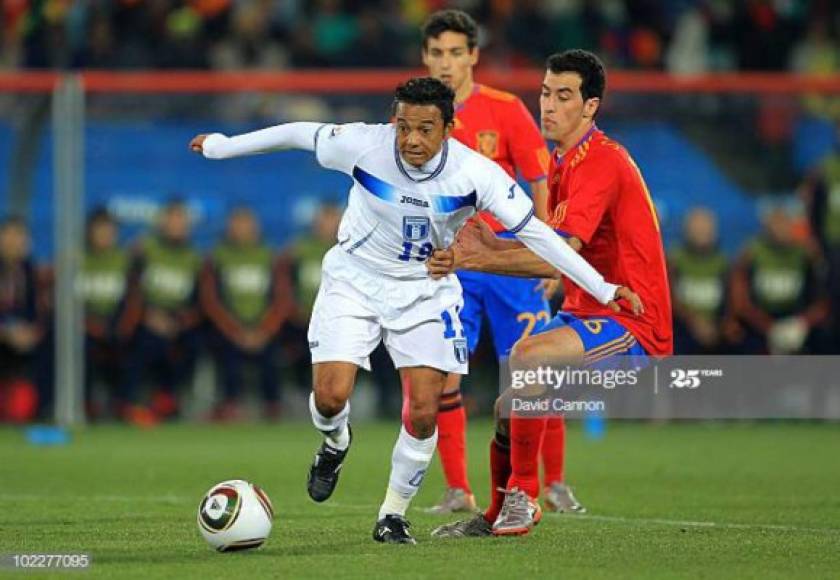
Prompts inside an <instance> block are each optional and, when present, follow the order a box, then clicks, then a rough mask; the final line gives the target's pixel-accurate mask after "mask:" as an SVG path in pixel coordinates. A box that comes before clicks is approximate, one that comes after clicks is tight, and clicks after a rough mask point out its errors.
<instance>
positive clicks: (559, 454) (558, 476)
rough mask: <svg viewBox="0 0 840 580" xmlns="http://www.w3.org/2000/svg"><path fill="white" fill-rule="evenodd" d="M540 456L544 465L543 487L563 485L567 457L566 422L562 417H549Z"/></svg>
mask: <svg viewBox="0 0 840 580" xmlns="http://www.w3.org/2000/svg"><path fill="white" fill-rule="evenodd" d="M540 455H542V464H543V486H544V487H548V486H549V485H551V484H552V483H562V482H563V466H564V465H563V464H564V462H565V455H566V421H565V419H563V417H562V416H560V417H549V419H548V423H547V424H546V426H545V433H544V434H543V440H542V448H541V449H540Z"/></svg>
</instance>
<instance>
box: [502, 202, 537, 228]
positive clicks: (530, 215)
mask: <svg viewBox="0 0 840 580" xmlns="http://www.w3.org/2000/svg"><path fill="white" fill-rule="evenodd" d="M532 217H534V208H533V207H532V208H531V211H529V212H528V215H526V216H525V218H524V219H523V220H522V221H521V222H519V223H518V224H517V225H516V226H515V227H512V228H510V230H508V231H510V233H512V234H515V233H516V232H519V231H521V230H522V228H524V227H525V226H526V225H527V224H528V222H529V221H531V218H532Z"/></svg>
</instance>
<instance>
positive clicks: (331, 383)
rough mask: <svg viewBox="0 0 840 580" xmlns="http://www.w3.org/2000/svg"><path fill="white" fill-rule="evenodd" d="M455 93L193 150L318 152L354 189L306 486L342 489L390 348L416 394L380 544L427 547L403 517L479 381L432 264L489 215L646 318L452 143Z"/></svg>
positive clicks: (403, 93) (334, 256)
mask: <svg viewBox="0 0 840 580" xmlns="http://www.w3.org/2000/svg"><path fill="white" fill-rule="evenodd" d="M453 100H454V94H453V92H452V91H451V89H449V88H447V87H446V86H445V85H444V84H443V83H441V82H440V81H437V80H435V79H432V78H420V79H412V80H410V81H408V82H407V83H405V84H404V85H400V86H399V87H398V88H397V91H396V94H395V100H394V111H393V119H394V120H393V122H392V123H391V124H388V125H365V124H362V123H355V124H351V125H343V126H338V125H331V124H321V123H288V124H285V125H279V126H276V127H271V128H268V129H264V130H262V131H256V132H253V133H248V134H245V135H239V136H236V137H232V138H229V137H226V136H224V135H221V134H218V133H215V134H212V135H209V136H207V135H199V136H197V137H195V138H194V139H193V140H192V142H191V143H190V147H191V148H192V149H193V150H194V151H197V152H202V153H203V154H204V155H205V156H206V157H209V158H215V159H220V158H228V157H237V156H240V155H248V154H253V153H261V152H266V151H271V150H275V149H292V148H294V149H303V150H306V151H314V152H315V157H316V159H317V161H318V162H319V163H320V164H321V165H322V166H323V167H325V168H327V169H334V170H337V171H341V172H343V173H346V174H347V175H349V176H351V177H352V178H353V186H352V188H351V190H350V196H349V201H348V208H347V211H346V212H345V213H344V216H343V218H342V221H341V227H340V229H339V234H338V245H336V246H334V247H333V248H332V249H331V250H330V251H329V252H328V253H327V255H326V256H325V258H324V268H323V282H322V284H321V288H320V290H319V294H318V298H317V299H316V301H315V307H314V310H313V313H312V320H311V322H310V327H309V346H310V350H311V352H312V362H313V383H314V384H313V393H312V396H311V397H310V411H311V413H312V420H313V423H314V424H315V426H316V428H317V429H318V430H319V431H321V432H322V433H323V434H324V442H323V443H322V445H321V448H320V449H319V450H318V452H317V454H316V456H315V460H314V462H313V464H312V466H311V468H310V472H309V481H308V484H307V488H308V492H309V495H310V497H311V498H312V499H313V500H315V501H319V502H320V501H324V500H326V499H328V498H329V497H330V496H331V495H332V493H333V491H334V489H335V486H336V483H337V481H338V476H339V473H340V470H341V468H342V465H343V462H344V458H345V457H346V455H347V452H348V450H349V446H350V441H351V433H350V427H349V424H348V418H349V413H350V408H349V405H348V400H349V398H350V394H351V393H352V390H353V384H354V383H355V378H356V373H357V371H358V368H359V367H360V366H361V367H365V368H370V361H369V356H370V353H371V352H372V351H373V349H374V348H376V346H377V345H378V344H379V342H380V341H383V340H384V342H385V345H386V346H387V347H388V351H389V354H390V355H391V358H392V359H393V360H394V365H395V366H396V367H397V368H398V369H399V370H400V374H401V378H402V380H403V382H404V383H407V384H408V385H409V389H410V392H409V397H408V403H407V405H406V412H405V414H404V416H403V427H402V429H401V431H400V435H399V437H398V439H397V443H396V445H395V447H394V451H393V455H392V463H391V476H390V480H389V484H388V488H387V490H386V495H385V500H384V502H383V503H382V506H381V507H380V510H379V516H378V520H377V522H376V524H375V526H374V529H373V538H374V540H376V541H379V542H388V543H405V544H413V543H415V540H414V538H413V537H412V535H411V533H410V532H409V523H408V521H407V520H406V519H405V513H406V511H407V509H408V506H409V504H410V502H411V499H412V498H413V497H414V495H415V494H416V493H417V491H418V489H419V487H420V484H421V482H422V480H423V477H424V475H425V473H426V470H427V469H428V466H429V463H430V462H431V459H432V456H433V455H434V451H435V446H436V440H437V428H436V417H437V412H438V407H439V403H440V395H441V393H442V392H443V387H444V383H445V381H446V375H447V374H448V373H452V372H455V373H459V374H464V373H466V372H467V348H466V340H465V339H464V338H463V329H462V326H461V323H460V320H459V317H458V315H459V311H460V309H461V306H462V304H463V300H462V295H461V287H460V284H459V283H458V280H457V279H456V278H455V277H454V276H450V275H447V276H443V277H442V278H441V279H438V280H433V279H431V278H430V277H429V276H428V274H427V271H426V266H425V262H426V260H427V259H428V257H429V256H431V254H432V252H433V251H434V249H435V248H446V247H448V246H449V245H451V243H452V242H453V241H454V238H455V234H456V232H457V231H458V230H459V229H460V228H461V226H462V225H463V224H464V222H465V221H466V220H467V219H468V218H469V217H470V216H472V215H473V214H474V213H475V211H477V210H489V211H491V212H493V214H494V215H495V216H496V217H497V218H498V219H499V220H500V221H501V222H502V223H503V224H504V225H505V226H506V227H507V228H509V229H510V230H511V231H513V232H514V233H516V234H517V237H518V238H519V239H521V240H523V241H524V242H525V243H526V244H527V245H528V247H531V248H533V249H534V251H536V252H537V253H539V255H542V256H545V257H546V259H547V260H549V261H550V262H551V263H552V264H553V265H555V266H556V267H558V268H560V269H561V270H562V271H563V272H564V273H566V274H567V275H568V276H570V277H571V278H573V279H574V280H577V281H578V282H580V283H581V285H582V286H584V287H585V288H587V289H588V290H589V291H591V292H592V293H593V294H594V295H596V296H597V297H598V300H599V301H601V302H603V303H604V304H609V305H610V307H611V308H615V309H616V310H618V309H619V307H618V305H617V304H616V303H615V300H618V299H619V298H623V299H627V300H629V301H630V306H631V307H632V308H633V309H634V310H636V311H637V310H639V309H640V308H641V305H640V303H639V301H638V297H637V296H636V295H635V294H633V293H632V292H631V291H630V290H628V289H627V288H619V287H618V286H614V285H612V284H608V283H606V282H605V281H604V279H603V278H602V277H601V276H600V274H598V273H597V272H596V271H595V270H593V269H592V268H591V267H590V266H589V265H588V264H587V263H586V262H585V260H583V259H582V258H580V256H578V255H577V254H576V253H575V252H574V251H573V250H572V249H571V248H569V246H568V245H567V244H566V243H565V242H562V241H561V240H560V239H558V238H557V236H556V235H555V234H554V233H553V232H552V231H551V229H550V228H549V227H548V226H546V225H545V224H544V223H543V222H541V221H540V220H538V219H536V218H534V207H533V204H532V203H531V200H530V199H529V198H528V196H527V195H526V194H525V192H523V191H522V189H521V188H520V187H519V186H518V185H517V184H516V182H515V181H514V180H513V179H511V178H510V177H509V176H508V175H507V174H506V173H505V172H504V171H503V170H502V169H501V168H500V167H499V166H498V165H496V164H495V163H493V162H492V161H490V160H488V159H486V158H485V157H483V156H482V155H479V154H478V153H475V152H474V151H472V150H470V149H469V148H467V147H465V146H464V145H461V144H460V143H458V142H457V141H454V140H452V139H448V137H449V133H450V131H451V129H452V125H453V116H454V106H453Z"/></svg>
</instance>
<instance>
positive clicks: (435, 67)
mask: <svg viewBox="0 0 840 580" xmlns="http://www.w3.org/2000/svg"><path fill="white" fill-rule="evenodd" d="M477 45H478V26H477V25H476V23H475V21H474V20H473V19H472V18H471V17H470V16H469V15H468V14H466V13H465V12H462V11H460V10H441V11H438V12H435V13H434V14H432V15H431V16H429V18H428V19H427V20H426V22H425V24H424V25H423V53H422V57H423V64H424V65H425V66H426V67H427V68H428V70H429V74H430V75H431V76H432V77H434V78H436V79H439V80H441V81H443V83H444V84H446V85H447V86H449V87H450V88H451V89H452V90H453V91H455V127H454V129H453V130H452V137H454V138H455V139H457V140H458V141H460V142H461V143H463V144H464V145H466V146H467V147H469V148H470V149H473V150H475V151H478V152H479V153H481V154H482V155H484V156H485V157H488V158H490V159H492V160H493V161H495V162H496V163H498V164H499V165H500V166H501V167H502V169H504V170H505V171H506V172H507V173H508V175H510V176H511V177H513V178H514V179H515V178H516V174H517V172H518V173H519V174H520V175H521V176H522V177H523V178H524V179H526V180H527V181H528V183H529V185H530V189H531V197H532V199H533V201H534V210H535V213H536V215H537V217H538V218H540V219H542V220H545V219H546V213H547V198H548V187H547V185H546V175H547V173H548V163H549V153H548V149H547V148H546V146H545V141H543V138H542V135H541V134H540V130H539V127H537V125H536V123H535V122H534V119H533V117H532V116H531V113H530V112H529V111H528V109H527V108H526V107H525V105H524V104H523V103H522V101H521V100H520V99H519V98H518V97H516V96H515V95H512V94H510V93H506V92H503V91H499V90H496V89H492V88H490V87H487V86H484V85H480V84H478V83H476V82H475V81H474V80H473V67H475V65H476V64H477V63H478V58H479V49H478V46H477ZM480 217H481V219H483V220H484V221H485V222H486V223H487V224H488V225H489V226H490V227H491V228H492V229H493V231H494V232H496V233H497V235H499V236H501V237H512V236H511V235H510V233H509V232H506V231H505V228H504V227H503V226H502V225H501V224H500V223H499V222H497V221H496V220H495V219H493V217H492V216H491V215H490V214H488V213H487V212H482V213H481V214H480ZM457 275H458V279H459V280H460V282H461V286H462V287H463V289H464V309H463V310H462V311H461V322H462V324H463V325H464V331H465V332H466V335H467V344H468V346H469V349H470V353H473V352H474V351H475V349H476V347H477V346H478V340H479V337H480V335H481V322H482V318H483V317H484V316H485V315H486V316H487V318H488V320H489V321H490V326H491V328H492V330H493V343H494V347H495V349H496V356H497V357H498V358H499V359H503V358H506V357H507V356H508V355H509V354H510V349H511V347H513V344H514V343H515V342H516V341H517V340H519V339H520V338H522V337H524V336H527V335H528V334H529V333H530V332H532V331H533V330H534V329H535V328H539V327H541V326H543V325H544V324H545V323H547V322H548V321H549V319H550V318H551V317H550V314H549V306H548V302H547V300H546V296H545V295H543V292H542V287H543V285H546V284H547V285H549V286H550V287H551V288H552V290H550V291H549V292H552V293H553V289H556V284H557V283H558V281H556V280H551V281H546V282H545V283H541V281H540V280H537V279H534V278H513V277H510V276H498V275H495V274H488V273H483V272H471V271H467V270H462V271H459V272H457ZM460 386H461V377H460V375H457V374H451V375H449V377H448V379H447V383H446V388H445V389H444V392H443V396H442V397H441V407H440V411H439V413H438V453H439V454H440V460H441V464H442V466H443V472H444V475H445V476H446V484H447V490H446V493H445V495H444V497H443V500H442V501H441V502H440V504H438V505H436V506H434V507H433V508H431V510H429V511H431V512H433V513H451V512H456V511H469V512H474V511H475V509H476V505H475V499H474V496H473V493H472V489H471V487H470V484H469V479H468V477H467V457H466V413H465V410H464V407H463V404H462V400H461V389H460ZM554 427H556V428H553V429H552V430H551V431H549V432H547V433H546V436H545V437H546V442H545V447H544V449H545V451H544V453H543V461H544V468H545V469H544V471H545V487H546V490H547V493H549V494H550V496H551V497H552V498H553V500H552V503H551V506H552V507H556V509H557V510H559V511H566V512H572V513H582V512H584V511H585V510H584V509H583V507H582V506H581V505H580V504H579V503H578V502H577V500H576V499H575V498H574V496H573V495H572V493H571V490H570V489H569V488H568V487H567V486H566V485H565V483H564V482H563V452H564V448H565V429H564V425H563V423H562V421H560V422H558V423H557V425H556V426H554Z"/></svg>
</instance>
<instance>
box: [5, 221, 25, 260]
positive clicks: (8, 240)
mask: <svg viewBox="0 0 840 580" xmlns="http://www.w3.org/2000/svg"><path fill="white" fill-rule="evenodd" d="M28 255H29V232H28V231H27V230H26V228H24V227H22V226H20V225H18V224H9V225H6V226H5V227H3V228H2V229H0V257H2V258H3V260H4V261H6V262H19V261H20V260H23V259H24V258H26V256H28Z"/></svg>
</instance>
